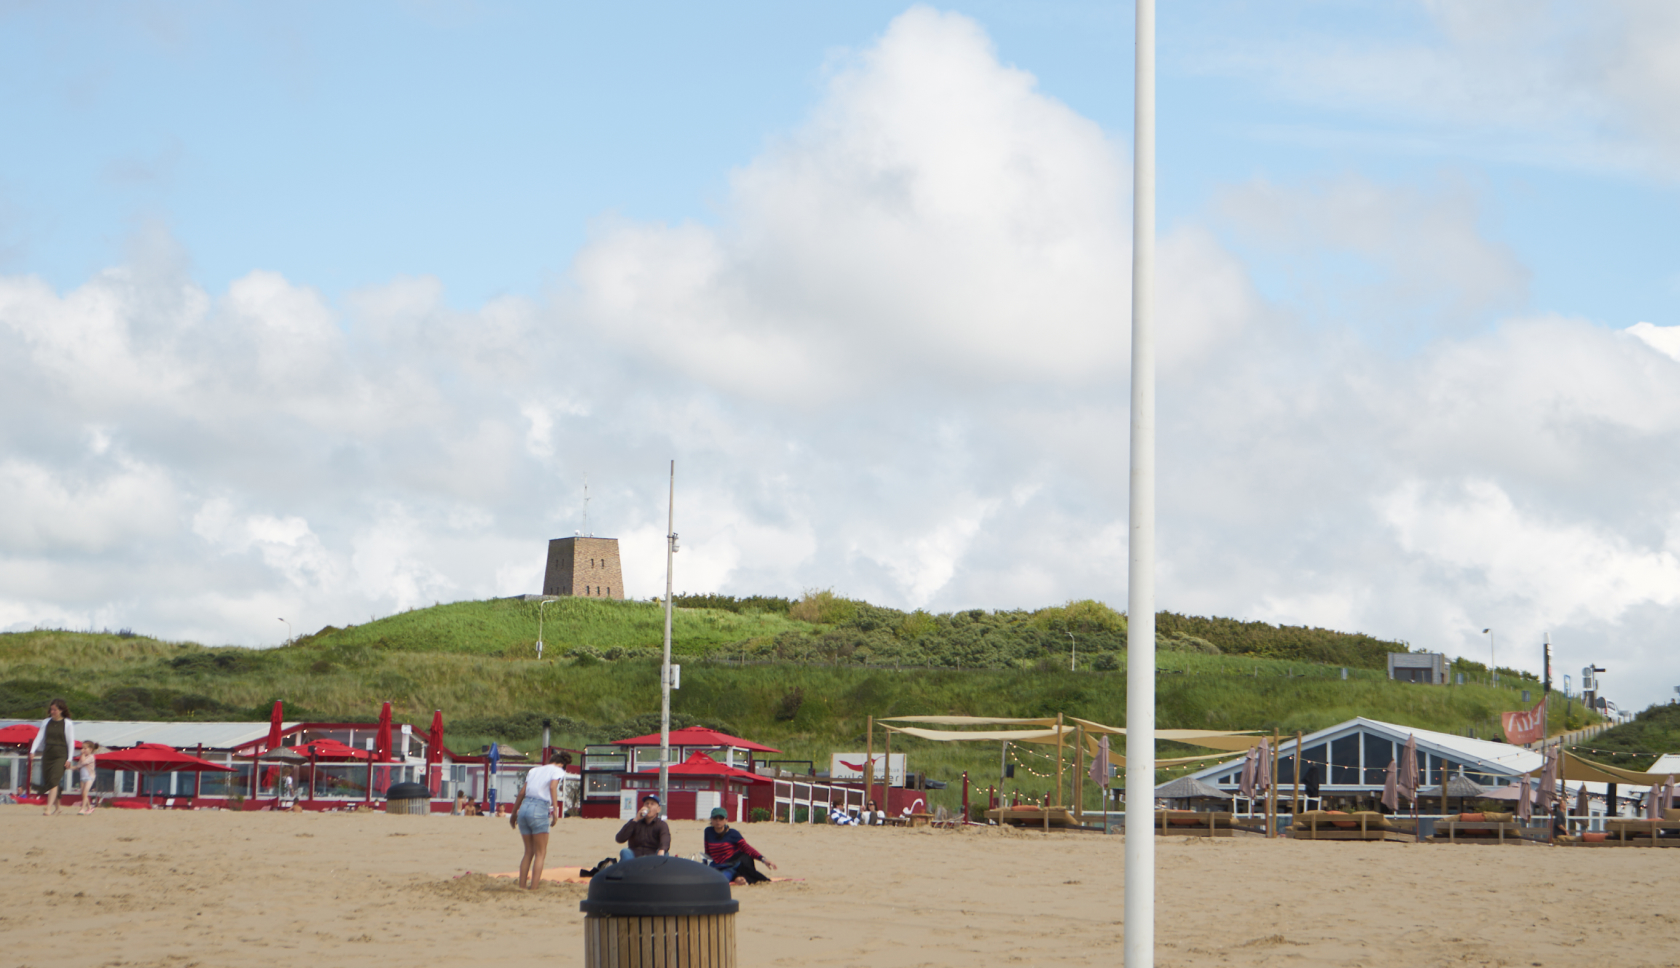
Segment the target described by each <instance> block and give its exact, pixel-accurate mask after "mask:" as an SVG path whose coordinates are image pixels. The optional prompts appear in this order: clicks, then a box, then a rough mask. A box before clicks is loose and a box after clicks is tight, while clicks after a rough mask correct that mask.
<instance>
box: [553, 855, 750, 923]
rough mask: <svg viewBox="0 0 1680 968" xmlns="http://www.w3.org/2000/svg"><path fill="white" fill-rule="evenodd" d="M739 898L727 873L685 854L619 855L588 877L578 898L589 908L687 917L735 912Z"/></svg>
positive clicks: (594, 911)
mask: <svg viewBox="0 0 1680 968" xmlns="http://www.w3.org/2000/svg"><path fill="white" fill-rule="evenodd" d="M740 908H741V902H740V901H737V900H735V899H734V898H732V897H730V895H729V878H727V877H725V876H724V875H723V873H722V872H720V871H716V870H713V869H712V868H710V867H708V866H706V865H705V864H698V863H695V862H694V861H691V860H687V859H685V858H682V857H659V856H657V855H655V856H651V857H638V858H636V859H635V860H626V861H620V862H619V863H617V864H614V865H612V866H611V867H608V868H607V869H606V870H604V871H602V872H601V873H599V874H596V875H595V876H594V877H591V878H590V879H589V897H588V898H587V899H586V900H584V901H581V902H579V903H578V910H580V911H583V912H584V913H586V914H612V915H620V916H628V917H649V916H651V917H686V916H689V915H697V914H734V913H735V912H736V911H738V910H740Z"/></svg>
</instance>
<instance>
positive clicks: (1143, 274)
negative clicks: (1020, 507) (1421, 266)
mask: <svg viewBox="0 0 1680 968" xmlns="http://www.w3.org/2000/svg"><path fill="white" fill-rule="evenodd" d="M1136 60H1137V63H1136V70H1137V78H1136V81H1135V96H1136V102H1135V106H1134V109H1133V111H1134V114H1133V124H1134V133H1133V142H1132V151H1133V156H1134V157H1133V162H1132V455H1131V456H1132V473H1131V508H1130V515H1131V531H1130V539H1129V549H1128V550H1129V552H1130V561H1129V563H1128V569H1127V583H1126V614H1127V617H1128V627H1127V633H1126V649H1127V654H1126V907H1125V918H1126V920H1125V932H1126V943H1125V953H1126V968H1151V966H1153V965H1154V964H1155V837H1154V830H1153V827H1154V821H1155V814H1154V807H1155V319H1154V317H1155V0H1137V58H1136Z"/></svg>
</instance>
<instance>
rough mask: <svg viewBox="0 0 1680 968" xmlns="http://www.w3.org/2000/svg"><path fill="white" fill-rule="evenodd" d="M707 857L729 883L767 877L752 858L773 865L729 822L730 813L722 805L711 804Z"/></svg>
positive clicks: (753, 880) (766, 878)
mask: <svg viewBox="0 0 1680 968" xmlns="http://www.w3.org/2000/svg"><path fill="white" fill-rule="evenodd" d="M706 860H707V861H709V862H710V863H711V865H712V868H713V869H714V870H718V871H721V872H723V873H724V874H726V875H728V877H729V882H730V883H731V884H757V883H759V882H761V881H767V880H769V879H770V878H769V877H767V876H766V875H764V874H761V873H759V870H758V867H757V866H755V865H754V864H753V861H758V860H761V861H764V866H765V867H768V868H770V869H771V870H775V869H776V865H775V864H773V863H771V861H770V859H769V858H767V857H765V856H764V855H763V854H761V853H759V852H758V851H756V850H754V849H753V846H752V844H749V843H747V839H746V838H745V837H742V836H741V832H740V831H739V830H735V829H732V828H731V827H730V826H729V813H728V811H726V810H724V809H723V808H722V807H713V808H712V825H711V826H710V827H707V828H706Z"/></svg>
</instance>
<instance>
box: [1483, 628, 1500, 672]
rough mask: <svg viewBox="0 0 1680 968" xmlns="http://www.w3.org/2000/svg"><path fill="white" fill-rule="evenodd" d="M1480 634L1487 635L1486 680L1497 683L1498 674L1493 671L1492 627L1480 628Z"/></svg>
mask: <svg viewBox="0 0 1680 968" xmlns="http://www.w3.org/2000/svg"><path fill="white" fill-rule="evenodd" d="M1482 634H1483V635H1485V636H1487V637H1488V682H1490V683H1492V684H1493V685H1495V686H1497V685H1499V674H1498V673H1496V672H1494V671H1493V629H1482Z"/></svg>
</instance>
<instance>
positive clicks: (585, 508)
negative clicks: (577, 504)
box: [579, 474, 591, 538]
mask: <svg viewBox="0 0 1680 968" xmlns="http://www.w3.org/2000/svg"><path fill="white" fill-rule="evenodd" d="M579 533H580V534H582V535H583V536H584V537H586V538H587V537H591V534H590V531H589V475H588V474H585V475H583V531H581V532H579Z"/></svg>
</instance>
